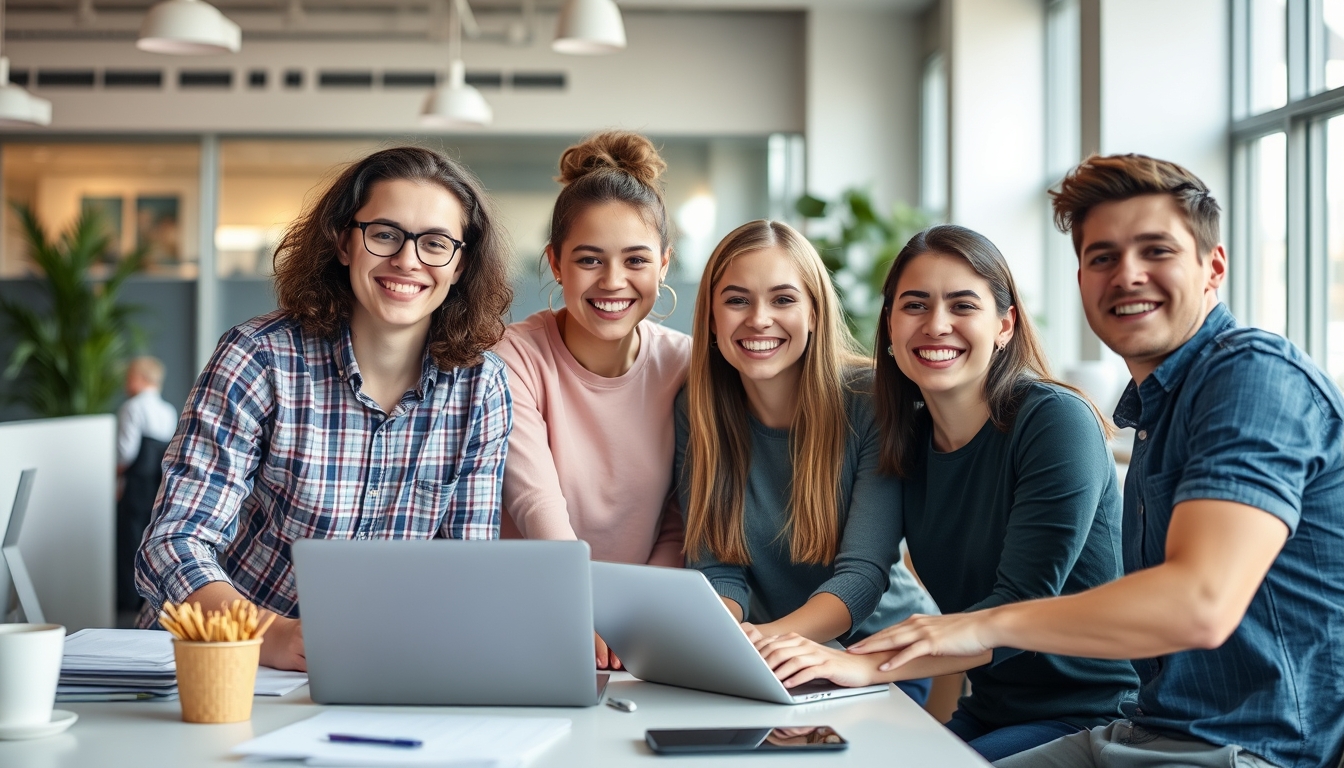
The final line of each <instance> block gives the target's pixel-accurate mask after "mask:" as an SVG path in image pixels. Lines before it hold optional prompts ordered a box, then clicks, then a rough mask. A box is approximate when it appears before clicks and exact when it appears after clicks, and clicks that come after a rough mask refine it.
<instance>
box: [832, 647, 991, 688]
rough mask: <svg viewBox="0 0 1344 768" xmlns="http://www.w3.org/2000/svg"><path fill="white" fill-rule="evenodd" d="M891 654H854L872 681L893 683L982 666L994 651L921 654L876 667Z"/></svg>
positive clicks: (949, 673)
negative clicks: (896, 664) (888, 666)
mask: <svg viewBox="0 0 1344 768" xmlns="http://www.w3.org/2000/svg"><path fill="white" fill-rule="evenodd" d="M892 655H893V654H885V655H884V654H880V653H874V654H854V656H855V657H856V658H857V659H859V660H861V661H862V663H863V664H864V665H865V666H866V667H867V668H869V670H870V671H871V673H872V681H873V682H874V683H895V682H898V681H900V680H919V679H921V678H925V677H941V676H942V675H952V674H956V673H958V672H965V671H966V670H968V669H975V668H976V667H983V666H984V665H986V664H988V663H990V662H991V661H993V660H994V652H993V651H986V652H984V653H982V654H980V655H978V656H921V657H920V658H918V659H915V660H914V661H910V662H907V663H905V664H902V665H901V666H899V667H895V668H893V669H889V670H886V671H882V670H879V669H878V667H879V666H880V665H881V664H882V663H883V662H885V661H886V660H887V659H889V658H891V656H892Z"/></svg>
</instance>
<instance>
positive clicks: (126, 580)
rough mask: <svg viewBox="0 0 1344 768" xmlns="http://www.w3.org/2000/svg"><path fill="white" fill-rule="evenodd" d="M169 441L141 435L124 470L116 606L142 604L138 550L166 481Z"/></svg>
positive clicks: (127, 608)
mask: <svg viewBox="0 0 1344 768" xmlns="http://www.w3.org/2000/svg"><path fill="white" fill-rule="evenodd" d="M166 450H168V444H167V443H165V442H163V441H162V440H155V439H153V438H150V437H144V438H141V439H140V453H138V454H136V456H135V461H133V462H131V465H130V466H129V467H127V468H126V470H125V472H123V473H122V479H123V480H124V481H125V484H124V485H123V487H122V491H121V498H120V499H118V500H117V542H116V574H117V610H118V611H135V610H138V609H139V608H140V595H139V593H137V592H136V591H135V553H136V552H137V551H139V549H140V540H141V539H143V538H144V536H145V529H146V528H148V527H149V519H150V515H151V514H153V512H154V498H155V497H156V496H158V494H159V483H161V482H163V454H164V451H166Z"/></svg>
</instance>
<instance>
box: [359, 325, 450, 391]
mask: <svg viewBox="0 0 1344 768" xmlns="http://www.w3.org/2000/svg"><path fill="white" fill-rule="evenodd" d="M336 366H337V371H338V373H339V375H340V377H341V380H342V381H347V382H350V385H351V387H352V388H354V389H355V390H356V391H358V390H359V388H360V387H361V386H362V385H363V383H364V377H363V376H360V374H359V361H357V360H355V345H354V341H353V340H352V338H351V336H350V324H349V323H344V324H343V325H342V326H341V334H340V338H339V339H338V340H337V343H336ZM438 378H439V365H438V363H436V362H434V355H432V354H430V352H429V345H425V351H424V355H423V357H421V359H420V383H419V384H418V385H417V386H416V394H417V395H418V396H419V397H420V399H421V400H424V399H425V397H427V396H428V394H429V392H430V390H431V389H433V387H434V383H435V382H436V381H438Z"/></svg>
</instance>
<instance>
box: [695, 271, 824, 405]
mask: <svg viewBox="0 0 1344 768" xmlns="http://www.w3.org/2000/svg"><path fill="white" fill-rule="evenodd" d="M711 306H712V307H713V310H712V317H711V324H712V330H713V332H714V338H715V341H716V342H717V343H718V345H719V352H720V353H721V354H722V355H723V357H724V359H725V360H727V361H728V364H729V365H731V366H733V368H736V369H737V372H738V373H739V374H741V375H742V378H743V379H744V380H751V381H754V382H765V381H770V380H773V379H776V378H777V377H779V376H780V375H781V374H784V375H790V376H795V377H796V376H798V375H800V373H801V369H802V359H803V352H804V351H806V350H807V342H808V335H809V334H810V333H811V332H812V329H813V327H814V326H815V324H816V312H815V310H814V308H813V305H812V299H811V297H810V296H809V295H808V293H807V290H806V289H805V288H804V285H803V277H802V275H801V274H800V273H799V271H798V268H797V267H796V266H794V263H793V259H792V258H791V257H790V256H789V254H788V253H787V252H786V251H784V249H782V248H779V247H770V248H763V249H761V250H758V251H752V252H750V253H747V254H744V255H742V256H739V257H737V258H736V259H734V260H733V262H732V263H731V264H729V265H728V267H727V268H726V269H724V271H723V276H722V277H720V278H719V281H718V283H716V284H715V285H714V288H713V298H712V303H711Z"/></svg>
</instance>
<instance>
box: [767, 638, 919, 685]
mask: <svg viewBox="0 0 1344 768" xmlns="http://www.w3.org/2000/svg"><path fill="white" fill-rule="evenodd" d="M756 650H758V651H760V653H761V656H762V658H764V659H765V663H767V664H769V665H770V668H771V669H773V670H774V671H775V677H776V678H778V679H779V680H780V681H781V682H783V683H784V686H785V687H786V688H793V687H794V686H797V685H802V684H803V683H806V682H809V681H812V680H818V679H825V680H830V681H831V682H833V683H835V684H836V685H843V686H845V687H846V688H860V687H863V686H865V685H873V684H874V683H880V682H884V681H882V680H879V679H878V674H877V667H878V665H879V664H881V663H882V662H884V661H886V660H887V659H888V658H889V656H888V655H884V654H878V655H873V656H860V655H858V654H852V653H847V652H845V651H840V650H836V649H834V648H829V647H827V646H824V645H821V644H820V643H816V642H813V641H811V640H808V639H807V638H805V637H802V636H800V635H796V634H793V633H789V634H787V635H784V636H782V637H767V638H763V639H761V640H759V641H756ZM891 655H894V654H891Z"/></svg>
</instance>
